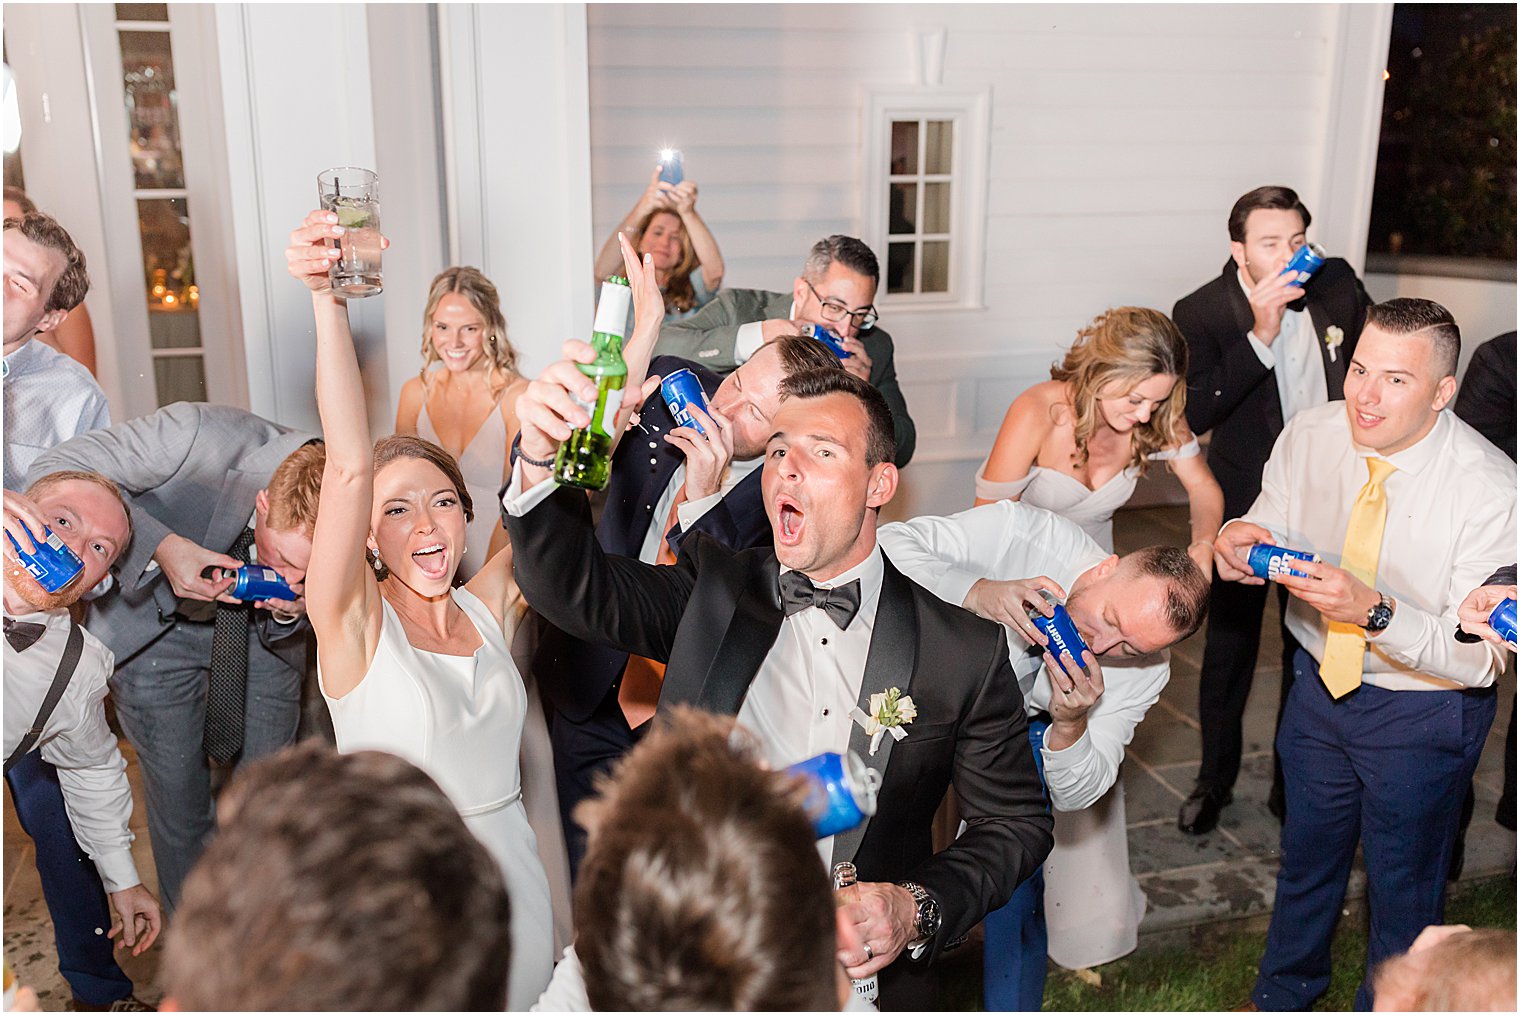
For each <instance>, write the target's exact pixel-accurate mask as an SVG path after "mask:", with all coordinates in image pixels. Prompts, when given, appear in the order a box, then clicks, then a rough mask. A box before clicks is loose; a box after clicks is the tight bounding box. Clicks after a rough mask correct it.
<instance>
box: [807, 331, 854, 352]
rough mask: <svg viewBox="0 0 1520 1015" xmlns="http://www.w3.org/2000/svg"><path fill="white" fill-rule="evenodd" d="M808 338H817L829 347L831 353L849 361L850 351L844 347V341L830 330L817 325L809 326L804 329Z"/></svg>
mask: <svg viewBox="0 0 1520 1015" xmlns="http://www.w3.org/2000/svg"><path fill="white" fill-rule="evenodd" d="M802 333H803V334H804V335H805V336H807V337H808V338H816V339H818V341H820V342H822V343H823V344H824V345H826V346H828V347H829V352H831V353H833V354H834V355H835V356H838V357H839V358H840V359H849V358H850V355H851V353H850V351H849V350H848V349H846V348H845V347H844V339H842V338H840V337H839V336H838V335H836V334H834V333H833V332H832V331H830V330H829V329H828V328H821V327H819V326H818V325H816V324H808V325H805V326H804V327H803V332H802Z"/></svg>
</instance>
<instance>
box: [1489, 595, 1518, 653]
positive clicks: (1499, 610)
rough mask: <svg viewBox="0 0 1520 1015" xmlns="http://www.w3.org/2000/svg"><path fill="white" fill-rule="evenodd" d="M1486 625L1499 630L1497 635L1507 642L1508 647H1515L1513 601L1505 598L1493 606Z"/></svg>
mask: <svg viewBox="0 0 1520 1015" xmlns="http://www.w3.org/2000/svg"><path fill="white" fill-rule="evenodd" d="M1488 626H1489V627H1491V628H1493V629H1494V630H1495V631H1497V632H1499V637H1501V638H1503V639H1504V640H1505V641H1507V642H1509V647H1510V648H1514V647H1515V601H1514V600H1513V599H1506V600H1504V602H1502V603H1500V604H1499V605H1498V606H1495V607H1494V610H1493V612H1492V613H1490V614H1489V615H1488Z"/></svg>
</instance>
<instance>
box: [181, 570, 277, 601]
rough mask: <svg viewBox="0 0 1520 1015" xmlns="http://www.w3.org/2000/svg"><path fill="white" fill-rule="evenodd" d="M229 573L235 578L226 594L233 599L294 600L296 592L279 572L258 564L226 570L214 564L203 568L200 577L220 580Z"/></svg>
mask: <svg viewBox="0 0 1520 1015" xmlns="http://www.w3.org/2000/svg"><path fill="white" fill-rule="evenodd" d="M229 574H231V575H234V576H235V577H236V580H235V581H234V582H233V583H232V585H231V586H230V587H229V588H228V589H227V592H226V595H229V596H231V597H232V598H234V599H241V600H242V601H243V602H245V603H257V602H260V601H262V600H265V599H288V600H289V601H291V602H295V601H296V594H295V593H294V592H292V591H291V590H290V586H289V585H288V584H286V582H285V579H284V578H283V577H281V575H280V572H278V571H276V570H275V569H274V568H272V567H263V566H261V565H259V564H244V565H243V566H242V567H240V568H238V569H237V570H236V571H230V572H229V571H228V570H226V569H225V568H220V567H217V566H215V565H212V566H211V567H207V568H204V569H203V570H202V571H201V577H202V578H207V579H210V580H211V581H221V580H222V579H223V578H226V577H227V576H228V575H229Z"/></svg>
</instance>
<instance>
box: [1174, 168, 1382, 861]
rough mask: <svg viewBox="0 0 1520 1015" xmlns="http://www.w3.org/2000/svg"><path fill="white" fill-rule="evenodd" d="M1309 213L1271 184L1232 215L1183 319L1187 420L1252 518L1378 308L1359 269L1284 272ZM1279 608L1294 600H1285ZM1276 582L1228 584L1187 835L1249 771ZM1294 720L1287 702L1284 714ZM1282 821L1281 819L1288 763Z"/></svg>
mask: <svg viewBox="0 0 1520 1015" xmlns="http://www.w3.org/2000/svg"><path fill="white" fill-rule="evenodd" d="M1309 222H1310V215H1309V210H1308V209H1307V208H1305V207H1304V205H1303V202H1301V201H1300V200H1299V199H1298V195H1297V194H1296V193H1294V192H1293V191H1292V190H1289V189H1288V188H1287V187H1271V186H1269V187H1258V188H1257V189H1255V190H1253V191H1251V192H1250V193H1248V194H1246V195H1244V196H1242V197H1241V198H1240V199H1239V200H1238V201H1236V202H1235V206H1234V208H1232V209H1231V210H1230V218H1229V235H1230V259H1229V260H1228V261H1226V262H1225V264H1224V268H1223V270H1222V271H1221V272H1220V275H1219V277H1218V278H1216V279H1214V280H1213V281H1212V282H1209V283H1207V284H1206V285H1203V286H1201V287H1200V288H1198V289H1197V290H1195V291H1194V292H1192V293H1191V294H1189V295H1187V296H1184V297H1183V298H1182V299H1181V300H1179V301H1178V302H1177V305H1176V306H1175V307H1174V308H1173V309H1172V320H1174V321H1175V322H1176V323H1177V327H1178V328H1179V329H1181V331H1182V334H1183V336H1184V337H1185V338H1186V339H1187V343H1188V401H1187V418H1188V424H1189V425H1190V426H1192V428H1193V432H1194V433H1197V434H1203V433H1206V432H1208V433H1212V434H1213V437H1212V438H1211V441H1210V444H1209V468H1210V469H1212V470H1213V472H1214V478H1216V479H1217V480H1219V486H1220V489H1222V490H1223V491H1224V516H1225V517H1226V518H1237V517H1239V516H1241V515H1243V514H1245V513H1246V511H1247V510H1248V509H1249V508H1250V507H1251V504H1252V503H1253V502H1254V501H1255V500H1256V495H1257V494H1258V493H1260V492H1261V473H1262V470H1263V469H1264V468H1265V467H1266V464H1267V459H1268V458H1269V457H1270V456H1271V454H1272V445H1273V444H1274V443H1276V441H1277V435H1278V434H1280V433H1282V429H1283V426H1284V425H1285V424H1286V423H1287V421H1288V417H1290V416H1291V415H1293V414H1294V413H1295V412H1297V411H1299V410H1302V409H1306V408H1310V407H1312V406H1314V405H1319V404H1322V403H1324V402H1325V401H1327V400H1335V399H1339V398H1341V397H1342V396H1341V386H1342V384H1343V383H1344V381H1345V378H1346V364H1347V363H1348V362H1350V360H1351V354H1352V353H1353V352H1354V351H1355V349H1356V340H1357V338H1358V336H1360V335H1361V332H1362V321H1363V319H1364V318H1365V316H1366V311H1367V307H1368V305H1369V304H1370V302H1371V301H1370V300H1368V298H1367V293H1366V291H1365V290H1364V289H1363V288H1362V283H1361V280H1360V279H1358V278H1357V277H1356V272H1355V270H1353V269H1352V267H1351V265H1349V264H1347V263H1346V262H1345V261H1343V260H1341V259H1340V258H1338V257H1333V258H1329V259H1327V260H1326V261H1325V264H1324V266H1323V267H1321V268H1320V269H1319V271H1318V272H1317V273H1316V274H1315V275H1314V277H1313V278H1311V279H1310V280H1309V281H1308V282H1307V283H1305V284H1304V285H1303V286H1302V288H1299V287H1298V286H1295V285H1293V284H1291V282H1290V281H1289V276H1285V275H1283V273H1282V272H1283V269H1284V268H1285V267H1286V266H1287V263H1288V260H1289V259H1290V258H1291V257H1292V256H1293V253H1294V252H1295V251H1296V250H1297V249H1298V248H1299V247H1301V246H1303V244H1304V242H1305V232H1306V230H1307V229H1308V228H1309ZM1277 591H1278V601H1279V606H1283V605H1285V603H1286V600H1287V595H1286V591H1285V590H1284V589H1282V588H1279V589H1278V590H1277ZM1266 595H1267V593H1266V586H1262V585H1241V584H1239V583H1236V582H1226V581H1221V580H1220V579H1219V577H1218V575H1216V576H1215V578H1214V584H1213V589H1212V592H1211V595H1210V601H1209V624H1208V635H1207V642H1206V644H1205V647H1204V654H1203V671H1202V676H1201V679H1200V680H1199V684H1198V722H1199V726H1200V730H1201V733H1202V737H1203V760H1202V761H1201V763H1200V765H1199V769H1198V780H1197V785H1196V786H1195V787H1194V789H1193V793H1192V795H1191V796H1190V797H1188V799H1187V801H1186V802H1185V803H1184V804H1183V805H1182V809H1181V811H1180V812H1179V814H1178V817H1177V824H1178V827H1179V828H1181V829H1182V830H1183V831H1184V832H1188V833H1190V834H1193V835H1202V834H1203V833H1205V832H1208V831H1210V830H1211V829H1213V827H1214V826H1215V825H1216V824H1217V823H1218V820H1219V811H1220V809H1221V808H1223V807H1224V805H1225V804H1227V803H1229V802H1230V799H1231V796H1232V790H1233V787H1234V785H1235V777H1236V775H1237V774H1239V771H1240V753H1241V719H1242V716H1244V714H1245V706H1246V697H1247V696H1248V695H1249V693H1250V690H1251V676H1252V674H1253V672H1254V671H1255V668H1256V655H1257V650H1258V649H1259V648H1260V645H1261V615H1262V610H1263V609H1265V607H1266ZM1282 638H1283V686H1282V698H1286V697H1287V691H1288V687H1289V685H1290V683H1291V680H1292V676H1291V674H1292V672H1293V667H1292V664H1291V661H1290V660H1291V659H1292V655H1293V642H1292V638H1291V637H1290V636H1289V634H1288V631H1287V629H1286V628H1283V629H1282ZM1279 712H1280V706H1279ZM1273 767H1274V771H1275V773H1276V774H1274V778H1273V798H1272V800H1271V802H1270V804H1271V806H1272V809H1273V811H1274V813H1277V814H1278V815H1279V816H1281V800H1280V797H1281V786H1282V776H1281V774H1280V769H1279V768H1278V767H1277V766H1276V764H1275V763H1274V766H1273Z"/></svg>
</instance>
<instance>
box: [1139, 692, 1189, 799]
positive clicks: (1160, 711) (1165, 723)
mask: <svg viewBox="0 0 1520 1015" xmlns="http://www.w3.org/2000/svg"><path fill="white" fill-rule="evenodd" d="M1163 694H1164V692H1163ZM1165 701H1166V699H1165V697H1164V696H1163V698H1162V702H1165ZM1198 750H1199V741H1198V730H1197V729H1196V728H1195V727H1193V726H1190V725H1188V724H1187V723H1186V722H1184V721H1183V720H1182V719H1180V718H1178V717H1177V715H1176V713H1174V712H1173V711H1171V710H1170V709H1168V708H1166V707H1164V706H1163V705H1162V704H1161V703H1158V704H1156V705H1153V706H1152V707H1151V710H1150V711H1149V712H1148V713H1146V716H1145V721H1144V722H1142V723H1141V724H1140V725H1139V726H1137V727H1135V737H1134V739H1133V740H1131V741H1130V744H1129V751H1131V752H1132V753H1133V754H1134V755H1135V756H1136V757H1138V758H1140V759H1141V760H1142V761H1144V762H1145V763H1146V764H1148V765H1152V766H1160V765H1170V764H1174V763H1176V762H1180V761H1191V762H1192V765H1193V769H1194V771H1195V772H1196V770H1197V768H1198ZM1188 785H1189V788H1191V786H1192V780H1191V779H1189V781H1188Z"/></svg>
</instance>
